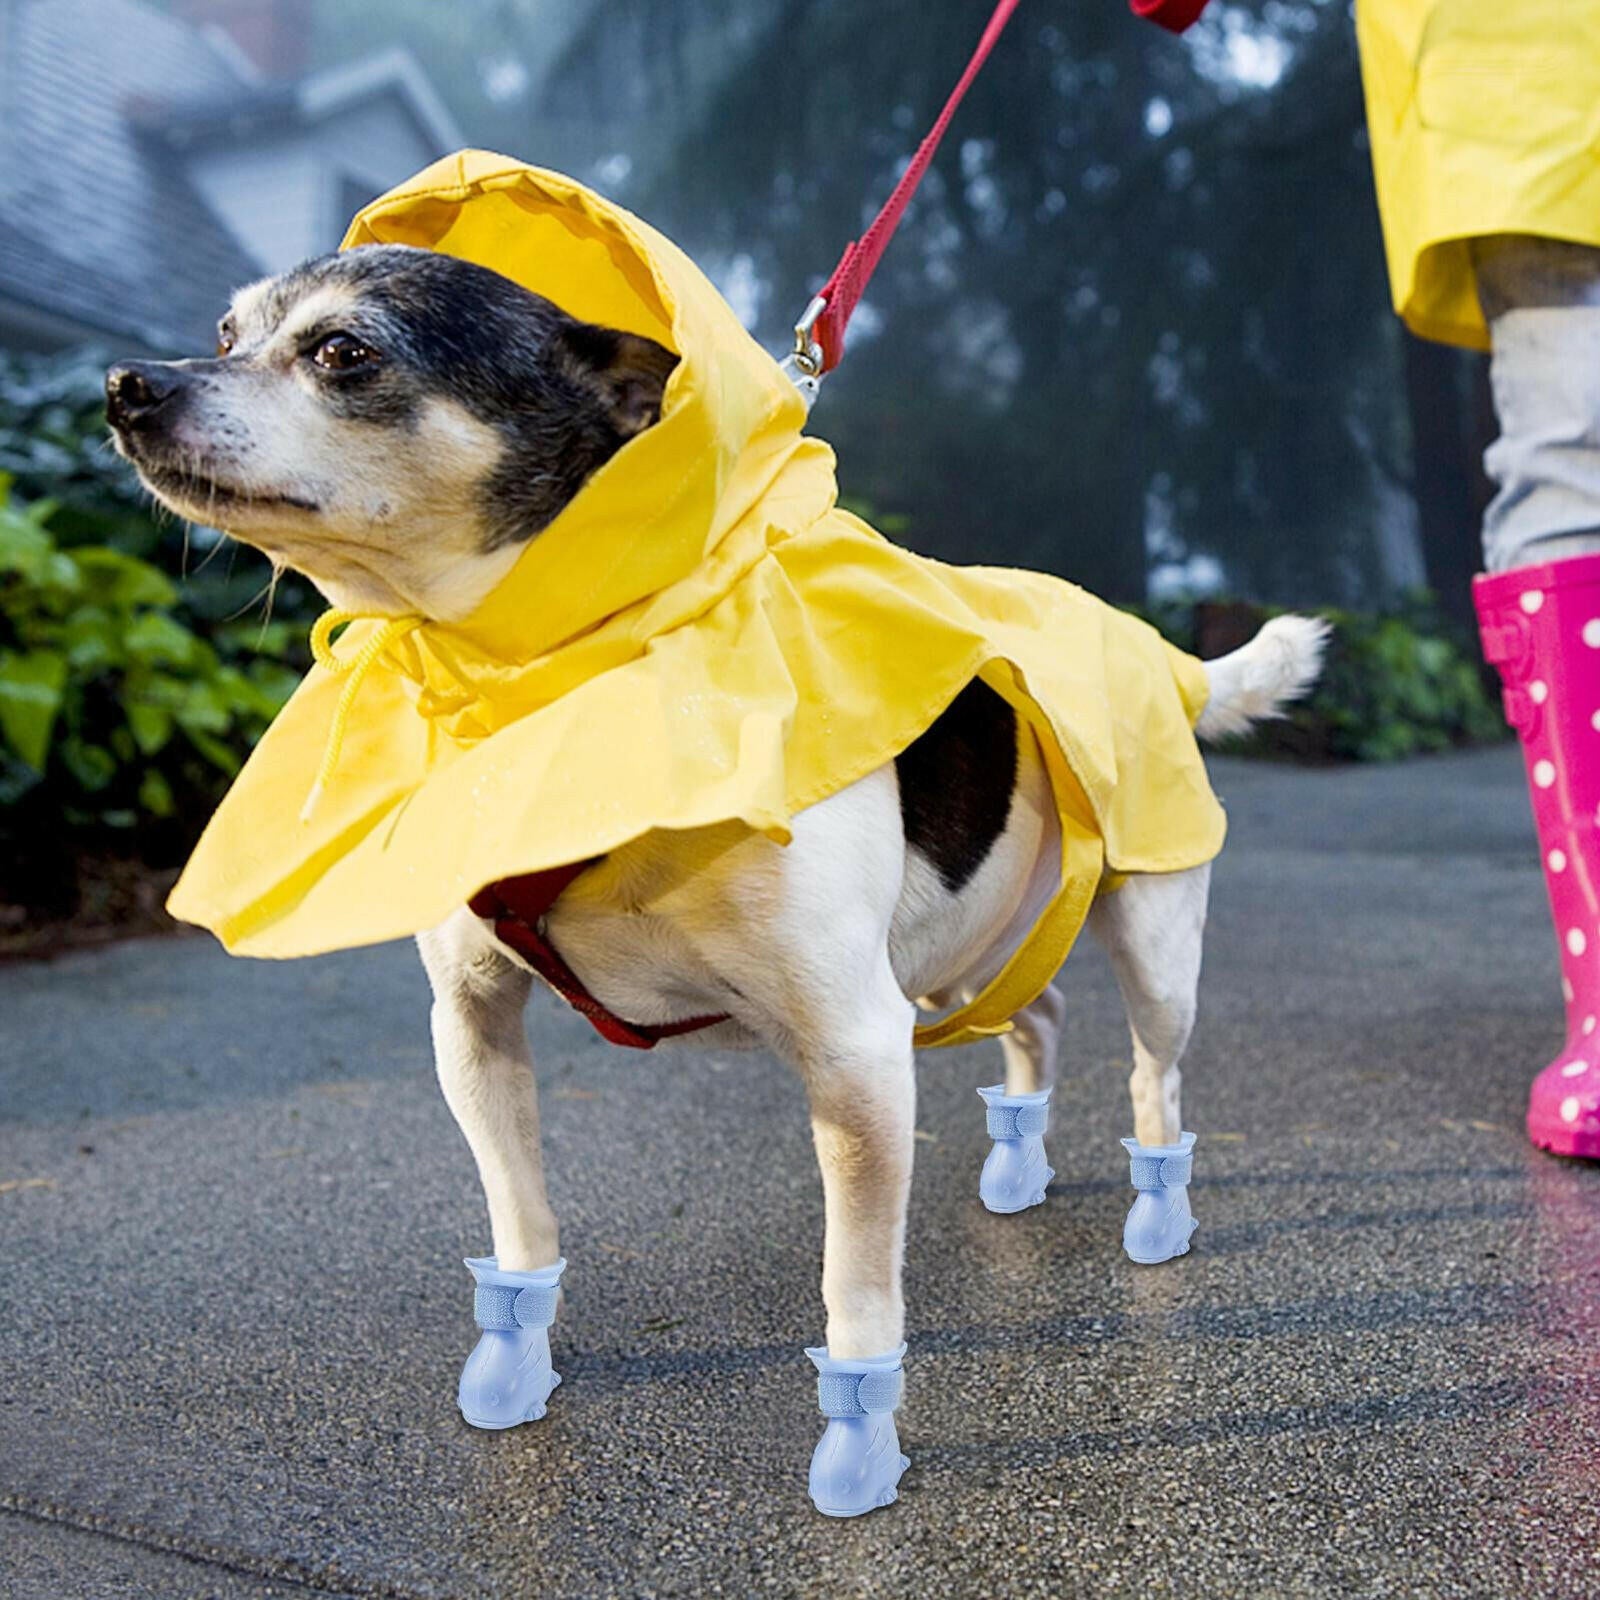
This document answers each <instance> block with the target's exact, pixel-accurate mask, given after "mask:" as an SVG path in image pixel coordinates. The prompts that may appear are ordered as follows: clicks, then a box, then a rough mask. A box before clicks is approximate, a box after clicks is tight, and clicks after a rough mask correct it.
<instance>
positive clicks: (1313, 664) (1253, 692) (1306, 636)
mask: <svg viewBox="0 0 1600 1600" xmlns="http://www.w3.org/2000/svg"><path fill="white" fill-rule="evenodd" d="M1330 631H1331V630H1330V629H1329V627H1328V624H1327V623H1326V622H1324V621H1323V620H1322V618H1321V617H1295V616H1287V617H1274V618H1273V619H1272V620H1271V621H1270V622H1269V623H1267V624H1266V626H1265V627H1263V628H1262V630H1261V631H1260V632H1259V633H1258V634H1257V635H1256V636H1255V638H1253V639H1252V640H1251V641H1250V642H1249V644H1247V645H1242V646H1241V647H1240V648H1239V649H1237V650H1235V651H1233V652H1232V654H1230V655H1225V656H1218V657H1217V658H1216V660H1215V661H1208V662H1206V664H1205V666H1206V676H1207V677H1208V678H1209V679H1210V680H1211V698H1210V699H1209V700H1208V701H1207V702H1206V708H1205V710H1204V711H1202V712H1201V713H1200V720H1199V721H1198V722H1197V723H1196V724H1195V728H1194V731H1195V734H1196V736H1197V737H1198V738H1201V739H1206V740H1215V739H1226V738H1228V737H1229V736H1230V735H1231V734H1236V733H1248V732H1249V731H1250V728H1251V726H1252V724H1254V723H1257V722H1261V721H1263V720H1264V719H1265V718H1267V717H1281V716H1282V715H1283V709H1284V707H1285V706H1286V705H1288V703H1289V702H1290V701H1291V700H1298V699H1300V697H1301V696H1302V695H1304V694H1307V693H1309V691H1310V689H1311V687H1312V685H1313V684H1315V683H1316V681H1317V676H1318V674H1319V673H1320V672H1321V671H1322V656H1323V652H1324V651H1325V650H1326V649H1327V647H1328V635H1329V633H1330Z"/></svg>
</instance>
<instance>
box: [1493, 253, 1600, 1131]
mask: <svg viewBox="0 0 1600 1600" xmlns="http://www.w3.org/2000/svg"><path fill="white" fill-rule="evenodd" d="M1474 260H1475V265H1476V267H1477V273H1478V286H1479V296H1480V299H1481V301H1482V304H1483V310H1484V315H1485V317H1486V318H1487V320H1488V323H1489V332H1490V339H1491V342H1492V346H1493V349H1492V354H1491V357H1490V380H1491V384H1492V386H1493V390H1494V400H1495V410H1496V413H1497V415H1498V418H1499V423H1500V437H1499V438H1498V439H1496V440H1495V442H1494V443H1493V444H1492V445H1491V446H1490V447H1489V449H1488V451H1487V452H1486V453H1485V456H1484V466H1485V468H1486V470H1487V471H1488V473H1489V476H1490V477H1491V478H1492V479H1493V480H1494V482H1495V485H1496V491H1497V492H1496V494H1495V497H1494V500H1493V502H1492V503H1491V504H1490V506H1489V508H1488V510H1487V511H1486V513H1485V515H1484V526H1483V549H1484V565H1485V567H1486V568H1487V569H1488V573H1487V575H1486V576H1484V577H1480V578H1479V579H1478V580H1477V581H1476V583H1475V584H1474V599H1475V601H1476V604H1477V610H1478V619H1479V623H1480V626H1481V628H1482V634H1483V645H1484V653H1485V655H1486V656H1487V657H1488V659H1489V660H1490V661H1491V662H1492V663H1493V664H1494V665H1495V666H1496V667H1497V668H1498V669H1499V672H1500V676H1501V678H1502V680H1503V682H1504V684H1505V706H1506V716H1507V719H1508V720H1509V721H1510V723H1511V725H1512V727H1514V728H1515V729H1516V731H1517V734H1518V736H1519V737H1520V739H1521V740H1522V746H1523V756H1524V759H1525V761H1526V764H1527V770H1528V792H1529V795H1530V798H1531V801H1532V807H1533V817H1534V824H1535V827H1536V829H1537V831H1538V835H1539V852H1540V857H1541V861H1542V864H1543V868H1544V876H1545V885H1546V888H1547V889H1548V891H1549V896H1550V909H1551V913H1552V915H1553V917H1554V920H1555V928H1556V937H1557V941H1558V945H1559V949H1560V959H1561V972H1562V993H1563V995H1564V997H1565V999H1566V1006H1567V1040H1566V1045H1565V1047H1564V1048H1563V1050H1562V1051H1561V1053H1560V1054H1559V1055H1558V1056H1557V1057H1556V1058H1555V1060H1554V1061H1552V1062H1551V1063H1550V1064H1549V1065H1548V1066H1547V1067H1546V1068H1545V1069H1544V1070H1543V1071H1542V1072H1541V1073H1539V1074H1538V1076H1537V1077H1536V1078H1535V1079H1534V1083H1533V1088H1532V1090H1531V1092H1530V1095H1529V1101H1528V1118H1527V1124H1528V1133H1529V1136H1530V1137H1531V1138H1532V1139H1533V1141H1534V1142H1535V1143H1536V1144H1539V1145H1542V1146H1544V1147H1545V1148H1546V1149H1549V1150H1554V1151H1557V1152H1559V1153H1560V1154H1563V1155H1577V1156H1591V1157H1600V1021H1597V1019H1600V250H1595V249H1591V248H1589V247H1587V246H1583V245H1574V244H1567V243H1564V242H1562V241H1560V240H1550V239H1536V238H1527V237H1523V236H1505V237H1499V238H1494V239H1486V240H1482V241H1480V242H1479V243H1478V244H1477V245H1476V246H1475V248H1474Z"/></svg>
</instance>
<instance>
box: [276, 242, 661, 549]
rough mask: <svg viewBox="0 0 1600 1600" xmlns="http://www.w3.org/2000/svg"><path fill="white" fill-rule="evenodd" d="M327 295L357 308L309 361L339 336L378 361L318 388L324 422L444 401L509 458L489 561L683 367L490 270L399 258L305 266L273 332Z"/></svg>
mask: <svg viewBox="0 0 1600 1600" xmlns="http://www.w3.org/2000/svg"><path fill="white" fill-rule="evenodd" d="M330 283H340V284H344V285H347V286H349V287H351V288H353V289H355V290H356V297H355V301H354V303H353V304H352V305H351V307H350V308H349V310H348V311H341V312H339V313H337V314H336V315H335V317H334V318H333V319H332V320H331V321H330V322H329V323H328V325H327V326H325V327H324V326H320V325H319V326H318V327H316V328H314V329H310V330H308V331H307V334H306V337H305V339H304V341H303V343H304V344H305V346H306V348H307V350H308V352H309V351H310V350H312V349H314V348H315V347H316V346H317V344H319V343H320V342H321V341H322V339H324V338H326V337H327V335H328V334H329V333H332V332H335V331H343V332H348V333H352V334H355V335H356V336H357V337H358V338H361V339H363V340H365V341H366V342H367V343H369V344H370V345H371V346H372V348H373V349H375V350H376V351H377V352H378V353H379V360H378V361H377V362H375V363H373V364H372V365H370V366H360V367H356V368H352V369H350V370H349V371H346V372H335V373H328V374H325V375H323V377H322V380H321V381H322V393H323V394H324V396H325V398H326V403H327V404H328V406H329V407H330V409H332V410H334V411H335V412H337V413H338V414H339V415H340V416H343V417H348V418H352V419H355V420H360V421H371V422H373V423H376V424H380V425H383V426H388V427H396V426H399V427H407V426H413V425H414V424H415V419H416V417H417V415H418V413H419V411H420V410H421V408H422V406H423V405H424V404H426V402H427V401H428V400H430V399H437V398H442V399H447V400H452V401H454V402H455V403H456V404H458V405H460V406H462V407H464V408H465V409H466V410H467V411H468V412H469V413H470V414H471V415H472V416H473V417H475V418H476V419H477V420H478V421H480V422H484V423H487V424H488V425H489V426H491V427H493V428H494V429H495V430H496V431H497V432H498V433H499V434H500V436H501V439H502V440H503V442H504V445H505V449H504V454H503V456H502V458H501V462H500V464H499V466H498V467H497V468H496V469H495V470H494V471H493V472H492V473H491V474H490V475H489V476H488V477H487V479H486V480H485V483H484V486H483V493H482V509H483V515H484V519H485V522H486V524H487V526H488V529H489V534H488V539H487V547H488V548H489V549H496V548H499V547H500V546H502V545H506V544H512V543H516V542H519V541H521V540H524V539H527V538H530V537H531V536H532V535H533V534H535V533H538V532H539V531H540V530H541V529H542V528H545V527H547V526H548V525H549V524H550V523H551V522H553V521H554V520H555V518H556V517H557V516H558V515H559V514H560V512H561V511H562V510H563V509H564V508H565V507H566V505H567V504H568V503H569V502H570V501H571V500H572V498H573V496H574V495H576V494H577V492H578V490H579V489H581V488H582V487H583V485H584V483H585V482H587V480H588V479H589V478H590V476H592V474H593V473H594V472H595V471H597V470H598V469H599V468H600V467H601V466H603V465H604V464H605V463H606V462H607V461H609V460H610V459H611V457H612V456H613V455H615V454H616V452H617V451H618V450H619V449H621V447H622V446H623V445H624V444H626V443H627V441H628V440H629V439H630V438H631V437H632V436H633V435H634V434H636V433H638V432H639V431H640V430H641V429H642V428H645V427H648V426H649V425H650V424H651V423H652V422H654V421H655V420H656V419H657V418H658V417H659V416H660V414H661V396H662V391H663V390H664V389H665V386H666V380H667V377H668V375H669V374H670V373H671V371H672V369H673V367H675V366H676V365H677V361H678V358H677V356H675V355H674V354H673V353H672V352H671V351H670V350H667V349H666V348H665V347H664V346H662V345H659V344H657V343H655V342H654V341H653V340H650V339H645V338H641V337H639V336H638V335H636V334H627V333H620V332H618V331H617V330H615V329H611V328H602V327H598V326H596V325H594V324H592V323H585V322H580V321H578V320H577V319H576V318H575V317H570V316H568V315H567V314H566V312H564V311H562V310H561V308H560V307H559V306H556V305H555V304H553V303H552V302H551V301H549V300H546V299H544V298H543V296H541V295H536V294H532V293H530V292H529V291H528V290H527V289H524V288H523V287H522V286H521V285H520V284H517V283H513V282H512V281H511V280H510V279H509V278H506V277H503V276H502V275H501V274H500V273H498V272H493V271H491V270H490V269H489V268H487V267H480V266H478V265H476V264H475V263H473V262H470V261H462V260H460V259H459V258H458V257H456V256H448V255H443V254H440V253H439V252H437V251H433V250H417V249H412V248H410V247H408V246H405V245H365V246H362V247H361V248H360V249H356V250H346V251H343V252H341V253H340V254H338V255H333V256H323V257H321V258H319V259H318V260H315V261H310V262H307V263H306V265H304V266H303V267H299V268H297V269H296V270H295V271H294V272H292V273H290V274H289V275H288V276H287V277H286V278H284V279H283V280H281V281H280V282H279V283H278V284H276V285H275V286H274V289H273V296H272V304H271V306H270V309H269V314H270V315H271V316H272V320H273V321H274V322H277V321H280V320H281V319H282V317H284V316H286V315H288V314H290V313H291V312H292V309H293V307H294V304H295V303H296V301H298V300H300V299H301V298H302V297H303V296H304V295H306V294H307V293H308V292H310V291H312V290H313V289H315V288H318V287H320V286H323V285H326V284H330Z"/></svg>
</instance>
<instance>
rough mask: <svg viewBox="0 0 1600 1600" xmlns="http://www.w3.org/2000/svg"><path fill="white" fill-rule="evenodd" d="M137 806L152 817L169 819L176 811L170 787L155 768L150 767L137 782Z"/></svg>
mask: <svg viewBox="0 0 1600 1600" xmlns="http://www.w3.org/2000/svg"><path fill="white" fill-rule="evenodd" d="M139 804H140V805H142V806H143V807H144V808H145V810H146V811H148V812H149V813H150V814H151V816H154V817H170V816H171V815H172V813H173V812H174V811H175V810H177V803H176V802H175V801H174V800H173V798H172V785H171V784H170V783H168V782H167V780H166V779H165V778H164V777H162V775H161V774H160V772H159V771H157V769H156V768H155V767H151V768H150V769H149V770H148V771H147V772H146V773H145V775H144V777H142V778H141V779H140V780H139Z"/></svg>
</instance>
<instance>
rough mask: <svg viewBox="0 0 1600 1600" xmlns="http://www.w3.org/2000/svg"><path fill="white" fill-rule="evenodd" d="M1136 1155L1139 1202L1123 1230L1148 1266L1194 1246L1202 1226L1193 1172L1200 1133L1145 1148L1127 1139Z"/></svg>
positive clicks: (1126, 1242) (1133, 1253) (1128, 1246)
mask: <svg viewBox="0 0 1600 1600" xmlns="http://www.w3.org/2000/svg"><path fill="white" fill-rule="evenodd" d="M1122 1148H1123V1149H1124V1150H1126V1151H1127V1152H1128V1155H1129V1157H1130V1161H1129V1166H1130V1169H1131V1176H1132V1181H1133V1186H1134V1188H1135V1189H1137V1190H1138V1191H1139V1198H1138V1199H1137V1200H1135V1201H1134V1202H1133V1209H1132V1210H1131V1211H1130V1212H1129V1213H1128V1220H1127V1222H1126V1223H1124V1224H1123V1228H1122V1248H1123V1249H1124V1250H1126V1251H1127V1252H1128V1255H1129V1258H1130V1259H1132V1260H1134V1261H1138V1262H1141V1263H1142V1264H1144V1265H1145V1266H1154V1265H1155V1264H1156V1263H1157V1262H1159V1261H1170V1260H1171V1259H1172V1258H1173V1257H1174V1256H1181V1255H1182V1254H1183V1253H1184V1252H1185V1251H1186V1250H1187V1249H1188V1248H1189V1236H1190V1234H1192V1233H1193V1232H1194V1230H1195V1229H1196V1228H1198V1227H1199V1226H1200V1224H1199V1223H1198V1222H1196V1221H1195V1220H1194V1218H1193V1217H1192V1216H1190V1215H1189V1173H1190V1171H1191V1169H1192V1168H1193V1165H1194V1154H1193V1151H1194V1135H1193V1134H1192V1133H1186V1134H1184V1135H1182V1136H1181V1137H1180V1138H1179V1140H1178V1142H1177V1143H1176V1144H1151V1145H1144V1144H1140V1143H1139V1141H1138V1140H1137V1139H1124V1140H1123V1141H1122Z"/></svg>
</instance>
